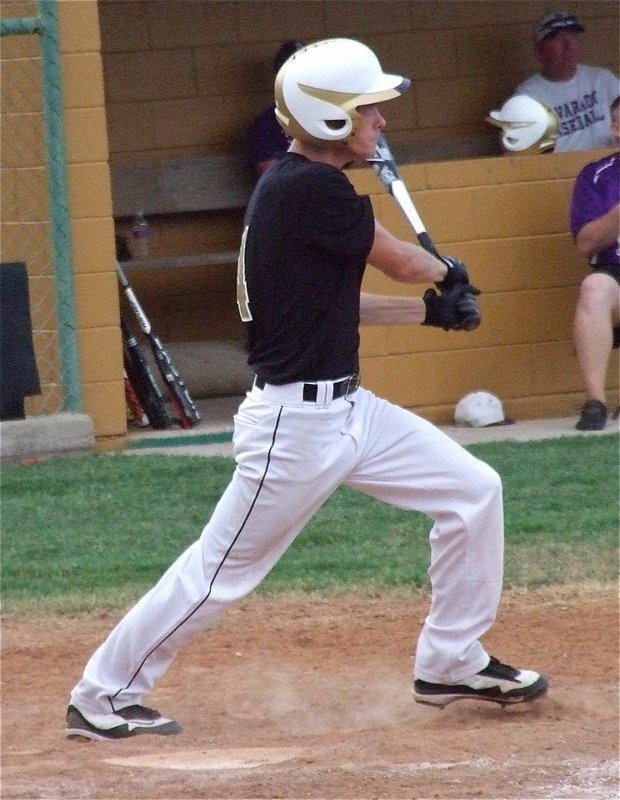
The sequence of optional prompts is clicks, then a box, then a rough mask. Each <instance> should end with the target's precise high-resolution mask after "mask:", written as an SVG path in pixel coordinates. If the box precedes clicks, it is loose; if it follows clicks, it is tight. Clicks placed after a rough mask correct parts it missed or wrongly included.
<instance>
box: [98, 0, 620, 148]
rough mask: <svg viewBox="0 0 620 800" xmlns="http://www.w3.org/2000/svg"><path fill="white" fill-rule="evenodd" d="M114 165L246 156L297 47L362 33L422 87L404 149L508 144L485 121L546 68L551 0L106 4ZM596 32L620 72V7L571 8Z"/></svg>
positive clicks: (406, 106)
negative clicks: (538, 56) (279, 58)
mask: <svg viewBox="0 0 620 800" xmlns="http://www.w3.org/2000/svg"><path fill="white" fill-rule="evenodd" d="M99 8H100V20H101V38H102V46H103V59H104V77H105V83H106V93H107V110H108V118H109V135H110V152H111V157H112V159H113V160H136V159H138V160H139V159H144V158H154V159H161V158H164V157H170V156H173V155H177V154H179V153H181V154H182V155H189V154H194V155H209V154H213V153H226V152H241V151H242V150H243V146H244V138H245V131H246V130H247V128H248V125H249V124H250V122H251V120H252V118H253V117H254V115H255V114H256V113H257V112H258V111H259V110H261V109H262V108H263V107H265V106H266V105H267V104H268V103H269V102H271V98H272V86H273V74H272V68H271V62H272V59H273V54H274V52H275V50H276V49H277V47H278V45H279V44H280V43H281V42H282V41H285V40H288V39H300V40H302V41H312V40H316V39H320V38H325V37H331V36H348V37H352V38H359V39H361V40H363V41H365V42H366V43H368V44H369V45H370V46H371V47H373V49H375V51H376V52H377V54H378V56H379V58H380V60H381V62H382V64H383V66H384V68H385V69H387V70H392V71H395V72H399V73H402V74H405V75H407V76H409V77H410V78H411V79H412V88H411V91H410V92H408V93H407V94H406V95H405V96H403V98H401V99H400V100H399V101H398V103H394V105H393V106H392V107H391V108H390V120H389V122H390V131H391V136H392V139H393V141H394V142H395V143H396V144H398V143H404V144H410V143H411V142H414V141H417V140H437V139H440V140H442V141H445V147H446V155H448V156H449V154H450V137H454V136H475V137H483V138H484V137H488V138H489V140H491V139H494V138H495V137H494V129H492V128H491V126H489V125H488V123H486V122H485V121H484V118H485V116H486V114H487V112H488V111H489V110H490V109H491V108H494V107H497V106H498V105H499V104H501V103H502V101H503V100H504V99H505V98H506V96H507V95H508V94H509V93H510V92H511V90H512V89H513V88H514V86H516V85H517V84H518V83H519V82H520V81H521V80H522V79H523V78H525V77H526V76H528V75H529V74H531V73H532V72H535V71H536V70H537V63H536V60H535V57H534V55H533V52H532V47H531V35H532V26H533V22H534V21H535V20H536V19H537V18H538V17H539V16H540V15H541V14H543V13H544V12H545V11H547V10H548V9H549V3H548V2H547V0H487V1H486V2H472V0H449V1H448V0H443V2H441V1H440V0H438V1H437V2H429V1H428V0H418V1H416V0H411V1H410V2H407V1H406V0H364V2H359V0H313V2H307V0H286V1H285V0H277V1H276V2H270V1H269V0H239V2H220V1H219V0H218V1H217V2H212V1H211V0H188V1H187V2H170V0H141V1H140V2H125V1H124V0H103V2H100V3H99ZM562 8H565V9H566V10H567V11H569V12H570V11H573V12H575V13H578V14H579V16H580V18H581V19H582V21H583V22H584V24H585V25H586V27H587V33H586V35H585V36H584V37H583V44H584V51H585V58H586V60H588V61H591V62H592V63H595V64H599V65H601V66H606V67H608V68H610V69H612V70H613V71H614V72H618V46H617V45H618V37H617V31H618V27H619V9H618V4H616V3H610V2H606V0H601V1H598V2H597V1H596V0H588V2H587V3H586V2H583V1H582V2H578V1H575V0H572V2H565V3H563V4H562Z"/></svg>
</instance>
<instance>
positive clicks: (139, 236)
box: [131, 211, 151, 258]
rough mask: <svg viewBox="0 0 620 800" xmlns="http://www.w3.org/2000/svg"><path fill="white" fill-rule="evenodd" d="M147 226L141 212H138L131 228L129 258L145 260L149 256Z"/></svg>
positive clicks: (148, 232) (149, 232)
mask: <svg viewBox="0 0 620 800" xmlns="http://www.w3.org/2000/svg"><path fill="white" fill-rule="evenodd" d="M150 235H151V231H150V230H149V224H148V222H147V221H146V217H145V216H144V212H143V211H138V213H137V214H136V216H135V218H134V221H133V225H132V226H131V256H132V258H146V257H147V256H148V254H149V236H150Z"/></svg>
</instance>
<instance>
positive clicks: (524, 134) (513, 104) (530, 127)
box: [486, 94, 560, 155]
mask: <svg viewBox="0 0 620 800" xmlns="http://www.w3.org/2000/svg"><path fill="white" fill-rule="evenodd" d="M486 121H487V122H490V123H491V124H492V125H497V127H498V128H501V129H502V131H503V133H502V145H503V146H504V148H505V149H506V150H508V151H509V152H511V153H520V154H522V155H533V154H534V153H544V152H546V151H548V150H552V149H553V148H554V147H555V141H556V139H557V138H558V131H559V127H560V126H559V122H558V118H557V116H556V113H555V111H554V110H553V109H552V108H550V107H549V106H548V105H546V104H545V103H543V102H541V101H540V100H535V99H534V98H533V97H529V95H525V94H518V95H514V97H510V98H509V99H508V100H506V102H505V103H504V105H503V106H502V107H501V108H500V110H499V111H491V112H489V115H488V117H487V118H486Z"/></svg>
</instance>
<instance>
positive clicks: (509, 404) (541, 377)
mask: <svg viewBox="0 0 620 800" xmlns="http://www.w3.org/2000/svg"><path fill="white" fill-rule="evenodd" d="M604 152H605V151H590V152H584V153H561V154H555V155H548V156H529V157H520V158H519V157H517V158H505V157H496V158H485V159H473V160H469V161H462V162H461V161H451V162H443V163H436V164H424V165H409V166H405V167H403V169H402V175H403V179H404V180H405V182H406V183H407V185H408V187H409V189H410V190H411V191H412V195H413V197H414V201H415V204H416V207H417V208H418V210H419V213H420V215H421V217H422V219H423V220H424V223H425V225H426V227H427V229H428V230H429V232H430V233H431V235H432V237H433V238H434V240H435V241H436V244H437V246H438V249H439V250H440V252H444V253H453V254H456V255H458V256H460V257H462V258H463V259H464V260H465V261H466V263H467V264H468V265H469V267H470V272H471V276H472V282H473V283H475V285H476V286H478V287H479V288H480V289H481V290H482V292H483V293H482V295H481V297H480V306H481V310H482V314H483V324H482V325H481V326H480V328H478V329H477V330H476V331H474V332H472V333H460V332H455V333H445V332H443V331H440V330H434V329H427V328H419V327H418V326H407V327H398V328H396V327H370V328H363V329H362V374H363V379H364V383H365V384H366V385H368V386H369V387H370V388H373V389H374V390H375V391H377V392H378V393H379V394H382V395H384V396H386V397H388V398H389V399H391V400H393V401H394V402H397V403H399V404H401V405H404V406H407V407H411V408H415V409H416V410H418V411H420V413H422V414H423V415H424V416H426V417H428V418H429V419H431V420H433V421H435V422H444V423H445V422H450V421H452V414H453V411H454V406H455V404H456V403H457V402H458V400H459V399H460V398H461V397H462V396H463V395H464V394H466V393H467V392H469V391H473V390H476V389H486V390H487V391H490V392H493V393H494V394H497V395H498V396H499V397H501V398H502V400H503V401H504V405H505V408H506V411H507V413H508V415H509V416H514V417H517V418H521V419H526V418H536V417H547V416H558V415H565V414H566V415H571V414H574V413H576V412H577V410H578V408H579V406H580V405H581V403H582V402H583V385H582V381H581V377H580V373H579V370H578V366H577V361H576V358H575V354H574V347H573V341H572V321H573V313H574V308H575V302H576V299H577V292H578V286H579V283H580V282H581V280H582V278H583V277H584V276H585V275H586V274H587V272H588V270H589V267H588V266H587V264H586V263H585V262H584V260H583V259H582V258H581V257H580V256H579V254H578V253H577V251H576V249H575V247H574V245H573V243H572V240H571V237H570V235H569V234H568V232H567V228H568V209H569V203H570V194H571V190H572V186H573V181H574V176H575V174H576V173H577V171H578V170H579V169H580V168H581V167H582V166H583V165H584V164H585V163H586V162H587V161H590V160H593V159H594V158H596V157H600V156H602V155H603V154H604ZM351 176H352V179H353V180H354V183H355V185H356V187H357V188H358V190H359V191H363V192H366V193H368V194H370V195H371V197H372V199H373V204H374V207H375V209H376V213H377V216H378V217H379V218H380V219H381V220H382V221H383V222H384V224H386V225H387V226H388V227H389V228H390V229H391V230H392V231H393V232H394V233H396V234H397V235H399V236H402V237H407V236H409V237H413V238H414V239H415V236H414V234H413V232H411V230H410V229H409V228H408V225H407V223H406V222H405V220H404V217H403V216H402V214H401V212H400V210H399V209H398V207H397V206H396V205H395V203H394V202H393V201H392V199H391V198H390V197H389V196H388V195H386V193H385V191H384V190H383V188H382V186H381V185H380V184H379V181H378V180H377V178H376V177H375V175H374V173H372V172H370V171H369V170H364V171H353V172H351ZM364 288H365V289H366V290H367V291H373V292H377V293H379V294H381V293H383V294H402V293H411V294H414V293H415V294H417V293H419V292H420V290H421V289H422V288H423V287H411V288H409V287H407V288H406V289H403V287H401V286H400V285H399V284H397V283H394V282H393V281H390V280H388V279H387V278H385V277H384V276H383V275H382V274H381V273H379V272H377V271H376V270H373V269H372V268H369V269H368V271H367V275H366V279H365V286H364ZM607 385H608V389H609V392H610V397H612V398H613V397H614V396H616V397H617V394H618V385H619V377H618V359H617V351H615V353H614V357H613V358H612V363H611V368H610V371H609V375H608V382H607Z"/></svg>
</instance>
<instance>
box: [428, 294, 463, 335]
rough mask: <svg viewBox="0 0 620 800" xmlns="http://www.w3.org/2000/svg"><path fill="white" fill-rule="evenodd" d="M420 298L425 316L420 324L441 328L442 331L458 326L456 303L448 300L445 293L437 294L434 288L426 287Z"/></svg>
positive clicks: (455, 328) (454, 328)
mask: <svg viewBox="0 0 620 800" xmlns="http://www.w3.org/2000/svg"><path fill="white" fill-rule="evenodd" d="M422 300H424V305H425V306H426V316H425V317H424V322H423V323H422V325H431V326H432V327H433V328H443V329H444V331H450V330H458V329H459V328H460V322H459V315H458V310H457V308H456V304H455V303H454V302H453V301H450V302H448V297H447V295H446V294H437V292H436V291H435V290H434V289H427V290H426V291H425V292H424V295H423V297H422Z"/></svg>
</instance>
